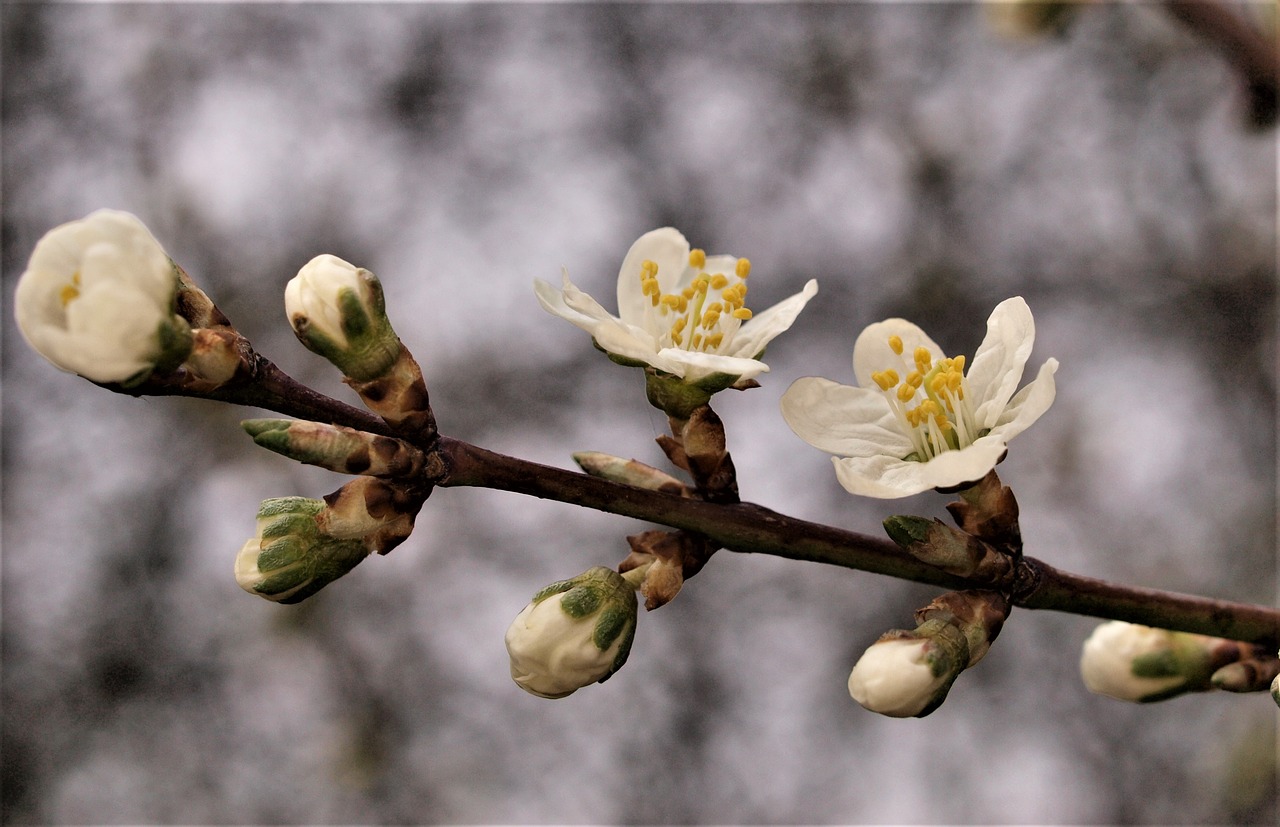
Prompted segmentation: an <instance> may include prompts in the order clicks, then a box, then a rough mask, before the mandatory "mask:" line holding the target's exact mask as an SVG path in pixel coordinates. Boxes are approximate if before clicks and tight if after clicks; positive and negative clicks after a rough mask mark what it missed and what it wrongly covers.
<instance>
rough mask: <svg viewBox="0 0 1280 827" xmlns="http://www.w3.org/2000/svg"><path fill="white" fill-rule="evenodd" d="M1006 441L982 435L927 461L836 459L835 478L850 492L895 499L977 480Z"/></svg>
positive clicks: (880, 458)
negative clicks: (964, 446)
mask: <svg viewBox="0 0 1280 827" xmlns="http://www.w3.org/2000/svg"><path fill="white" fill-rule="evenodd" d="M1005 448H1006V445H1005V443H1004V441H1003V440H1001V439H998V438H993V437H991V436H989V435H988V436H986V437H983V438H982V439H979V440H978V441H977V442H975V443H974V444H972V445H970V446H969V447H968V448H965V449H963V450H960V451H945V452H943V453H941V454H939V455H938V456H936V457H934V458H933V459H931V460H929V461H928V462H907V461H905V460H896V459H894V458H893V457H890V456H879V457H850V458H847V459H836V460H835V465H836V478H837V479H839V480H840V484H841V485H843V486H844V487H845V489H846V490H847V491H849V492H850V493H851V494H858V495H860V496H864V497H881V498H884V499H893V498H896V497H907V496H910V495H912V494H919V493H920V492H922V491H928V490H929V489H930V488H949V487H951V486H954V485H959V484H961V483H965V482H976V481H977V480H980V479H982V478H983V477H984V476H986V474H987V472H988V471H990V470H991V469H992V468H995V467H996V463H997V462H998V461H999V460H1000V457H1001V456H1003V455H1004V452H1005Z"/></svg>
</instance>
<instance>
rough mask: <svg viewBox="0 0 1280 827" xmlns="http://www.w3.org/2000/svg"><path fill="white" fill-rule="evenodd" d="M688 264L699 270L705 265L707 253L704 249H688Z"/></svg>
mask: <svg viewBox="0 0 1280 827" xmlns="http://www.w3.org/2000/svg"><path fill="white" fill-rule="evenodd" d="M689 266H690V267H692V268H693V269H695V270H701V269H702V268H703V267H706V266H707V253H706V251H705V250H690V251H689Z"/></svg>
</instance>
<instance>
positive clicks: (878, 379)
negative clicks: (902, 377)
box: [871, 368, 898, 391]
mask: <svg viewBox="0 0 1280 827" xmlns="http://www.w3.org/2000/svg"><path fill="white" fill-rule="evenodd" d="M871 379H872V381H873V382H875V383H876V384H877V385H879V386H880V390H882V391H887V390H889V388H892V387H893V386H894V385H896V384H898V372H897V371H895V370H893V369H892V368H891V369H889V370H882V371H880V372H879V373H873V374H871Z"/></svg>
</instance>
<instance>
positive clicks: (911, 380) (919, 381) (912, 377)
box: [907, 370, 924, 388]
mask: <svg viewBox="0 0 1280 827" xmlns="http://www.w3.org/2000/svg"><path fill="white" fill-rule="evenodd" d="M907 384H908V385H910V386H911V387H913V388H918V387H920V386H921V385H923V384H924V374H923V373H921V372H920V371H918V370H913V371H911V372H910V373H908V374H907Z"/></svg>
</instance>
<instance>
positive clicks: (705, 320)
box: [702, 305, 720, 330]
mask: <svg viewBox="0 0 1280 827" xmlns="http://www.w3.org/2000/svg"><path fill="white" fill-rule="evenodd" d="M714 307H715V305H712V308H714ZM719 321H720V311H719V310H715V309H709V310H707V312H706V313H703V314H702V326H703V327H705V328H706V329H707V330H710V329H711V328H713V327H715V326H716V323H717V322H719Z"/></svg>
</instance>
